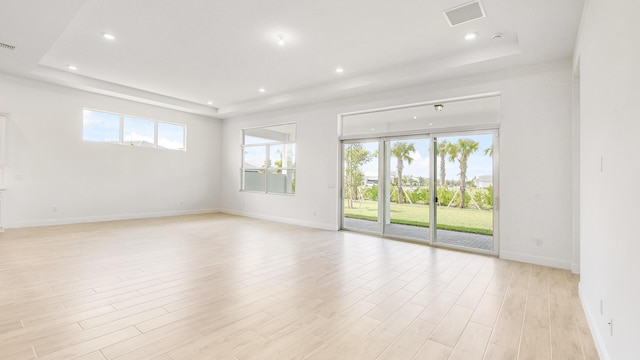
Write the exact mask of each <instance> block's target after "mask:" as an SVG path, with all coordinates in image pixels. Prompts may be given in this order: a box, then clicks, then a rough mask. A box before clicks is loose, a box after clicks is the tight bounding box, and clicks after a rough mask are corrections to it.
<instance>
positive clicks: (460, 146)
mask: <svg viewBox="0 0 640 360" xmlns="http://www.w3.org/2000/svg"><path fill="white" fill-rule="evenodd" d="M479 145H480V144H479V143H478V142H477V141H475V140H472V139H467V138H461V139H458V142H457V143H455V144H451V147H450V148H449V161H454V160H458V163H459V164H460V208H464V195H465V190H466V187H467V160H469V155H471V154H473V153H474V152H476V151H478V146H479Z"/></svg>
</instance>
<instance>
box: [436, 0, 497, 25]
mask: <svg viewBox="0 0 640 360" xmlns="http://www.w3.org/2000/svg"><path fill="white" fill-rule="evenodd" d="M442 13H444V16H445V17H446V18H447V21H448V22H449V25H451V26H456V25H460V24H464V23H466V22H469V21H471V20H475V19H480V18H483V17H485V16H486V15H485V13H484V9H483V8H482V4H480V1H472V2H470V3H466V4H462V5H459V6H456V7H453V8H451V9H448V10H445V11H443V12H442Z"/></svg>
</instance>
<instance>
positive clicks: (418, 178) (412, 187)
mask: <svg viewBox="0 0 640 360" xmlns="http://www.w3.org/2000/svg"><path fill="white" fill-rule="evenodd" d="M384 150H385V152H384V155H385V156H384V163H385V167H384V170H385V185H386V186H385V188H386V191H385V198H384V204H383V207H384V209H385V214H384V215H385V217H384V219H385V221H384V234H386V235H390V236H397V237H403V238H409V239H414V240H423V241H428V240H429V239H430V238H431V235H430V231H429V199H430V192H429V169H430V166H429V163H430V161H431V160H430V159H431V157H430V155H429V154H430V152H431V151H430V138H429V137H428V136H427V137H424V136H422V137H401V138H393V139H387V140H385V141H384Z"/></svg>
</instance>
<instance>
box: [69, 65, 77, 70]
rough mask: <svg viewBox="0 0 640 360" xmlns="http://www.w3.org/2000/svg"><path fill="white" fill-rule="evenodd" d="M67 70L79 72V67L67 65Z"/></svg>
mask: <svg viewBox="0 0 640 360" xmlns="http://www.w3.org/2000/svg"><path fill="white" fill-rule="evenodd" d="M67 69H69V70H73V71H76V70H78V67H77V66H75V65H67Z"/></svg>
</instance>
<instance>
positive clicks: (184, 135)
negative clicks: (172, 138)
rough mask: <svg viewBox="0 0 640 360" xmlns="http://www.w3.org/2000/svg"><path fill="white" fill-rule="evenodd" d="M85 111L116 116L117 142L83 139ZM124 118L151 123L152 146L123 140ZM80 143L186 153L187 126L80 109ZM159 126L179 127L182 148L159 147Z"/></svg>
mask: <svg viewBox="0 0 640 360" xmlns="http://www.w3.org/2000/svg"><path fill="white" fill-rule="evenodd" d="M85 111H91V112H98V113H103V114H109V115H116V116H118V118H119V123H118V134H119V135H118V136H119V137H118V140H117V141H103V140H87V139H85V138H84V130H85V126H84V119H85V115H84V113H85ZM125 118H130V119H134V120H144V121H151V122H152V123H153V144H152V145H150V146H144V145H136V144H135V142H136V141H132V140H126V141H125V140H124V137H125V129H124V127H125ZM82 120H83V123H82V141H84V142H93V143H109V144H117V145H128V146H135V147H140V148H152V149H163V150H172V151H185V152H186V151H187V125H185V124H180V123H174V122H168V121H160V120H155V119H149V118H146V117H141V116H137V115H130V114H123V113H116V112H113V111H104V110H99V109H94V108H89V107H84V108H82ZM160 124H167V125H173V126H179V127H181V128H182V148H169V147H164V146H160V145H159V134H158V128H159V125H160Z"/></svg>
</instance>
